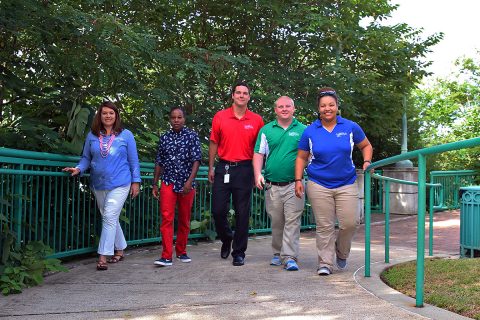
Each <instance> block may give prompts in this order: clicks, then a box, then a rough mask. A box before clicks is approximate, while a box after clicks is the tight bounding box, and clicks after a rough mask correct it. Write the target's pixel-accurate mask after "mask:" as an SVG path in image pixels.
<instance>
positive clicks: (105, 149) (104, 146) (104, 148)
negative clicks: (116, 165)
mask: <svg viewBox="0 0 480 320" xmlns="http://www.w3.org/2000/svg"><path fill="white" fill-rule="evenodd" d="M114 139H115V135H114V134H113V133H112V135H111V136H110V139H109V140H108V141H107V142H105V143H104V142H103V134H100V136H99V137H98V140H99V141H100V155H101V156H102V158H106V157H107V156H108V154H109V152H110V148H111V147H112V143H113V140H114Z"/></svg>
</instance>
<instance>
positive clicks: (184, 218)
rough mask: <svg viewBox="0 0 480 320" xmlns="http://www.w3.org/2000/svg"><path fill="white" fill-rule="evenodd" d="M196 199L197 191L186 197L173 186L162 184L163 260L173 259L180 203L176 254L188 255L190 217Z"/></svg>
mask: <svg viewBox="0 0 480 320" xmlns="http://www.w3.org/2000/svg"><path fill="white" fill-rule="evenodd" d="M194 197H195V189H192V191H190V193H188V194H187V195H184V194H183V193H177V192H174V191H173V185H168V186H167V185H166V184H165V183H163V182H162V187H161V188H160V214H161V216H162V224H161V226H160V232H161V234H162V245H163V252H162V258H165V259H172V253H173V252H172V247H173V220H174V218H175V206H176V205H177V203H178V230H177V241H176V243H175V252H176V254H177V256H179V255H182V254H184V253H187V251H186V247H187V241H188V233H189V232H190V216H191V210H192V204H193V198H194Z"/></svg>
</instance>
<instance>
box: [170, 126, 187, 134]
mask: <svg viewBox="0 0 480 320" xmlns="http://www.w3.org/2000/svg"><path fill="white" fill-rule="evenodd" d="M186 131H187V127H185V126H183V128H182V129H181V130H180V131H178V132H175V131H174V130H173V129H172V128H170V130H169V131H168V132H169V133H170V134H176V135H181V134H184V133H185V132H186Z"/></svg>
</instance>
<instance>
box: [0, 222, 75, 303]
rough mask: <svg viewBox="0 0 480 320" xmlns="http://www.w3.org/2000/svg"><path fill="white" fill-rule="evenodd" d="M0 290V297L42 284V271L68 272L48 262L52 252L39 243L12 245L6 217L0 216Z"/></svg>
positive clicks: (57, 261)
mask: <svg viewBox="0 0 480 320" xmlns="http://www.w3.org/2000/svg"><path fill="white" fill-rule="evenodd" d="M0 223H1V229H0V245H2V257H1V261H0V291H1V293H2V294H3V295H9V294H11V293H20V292H22V290H23V289H24V288H26V287H31V286H36V285H39V284H42V283H43V275H44V273H45V272H56V271H68V270H67V269H66V268H65V267H63V266H61V264H60V260H58V259H51V258H49V259H47V258H46V256H48V255H51V254H52V253H53V251H52V249H51V248H50V247H49V246H46V245H44V244H43V243H42V242H41V241H30V242H29V243H28V244H26V245H22V246H21V247H16V246H15V234H14V233H13V232H11V231H10V230H9V228H8V222H7V218H6V217H5V216H3V215H1V214H0Z"/></svg>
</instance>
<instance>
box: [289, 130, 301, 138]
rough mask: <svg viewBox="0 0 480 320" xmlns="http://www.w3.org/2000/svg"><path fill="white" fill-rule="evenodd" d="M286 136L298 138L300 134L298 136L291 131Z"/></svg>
mask: <svg viewBox="0 0 480 320" xmlns="http://www.w3.org/2000/svg"><path fill="white" fill-rule="evenodd" d="M288 135H289V136H290V137H298V136H299V135H300V134H299V133H298V132H295V131H291V132H289V133H288Z"/></svg>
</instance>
